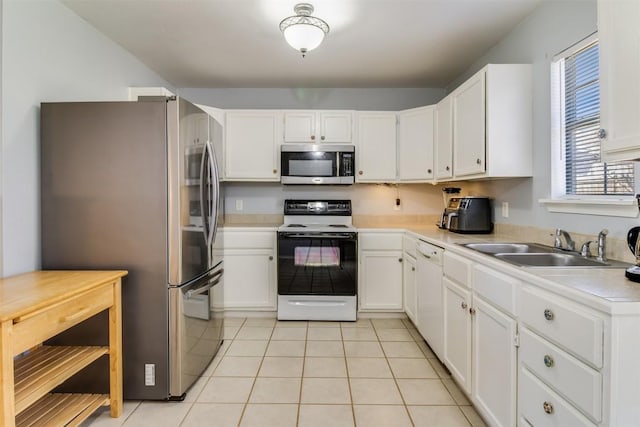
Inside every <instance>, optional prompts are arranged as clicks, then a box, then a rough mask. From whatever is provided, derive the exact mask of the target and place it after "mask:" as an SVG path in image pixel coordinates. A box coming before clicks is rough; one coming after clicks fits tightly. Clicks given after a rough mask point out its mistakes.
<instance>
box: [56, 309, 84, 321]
mask: <svg viewBox="0 0 640 427" xmlns="http://www.w3.org/2000/svg"><path fill="white" fill-rule="evenodd" d="M90 312H91V307H85V308H83V309H82V310H80V311H77V312H75V313H73V314H70V315H69V316H64V317H61V318H60V323H65V322H73V321H74V320H76V319H79V318H81V317H83V316H85V315H86V314H89V313H90Z"/></svg>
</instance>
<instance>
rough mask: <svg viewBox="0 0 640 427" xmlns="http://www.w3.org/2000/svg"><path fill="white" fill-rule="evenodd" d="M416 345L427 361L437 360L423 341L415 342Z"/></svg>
mask: <svg viewBox="0 0 640 427" xmlns="http://www.w3.org/2000/svg"><path fill="white" fill-rule="evenodd" d="M416 344H418V347H419V348H420V350H422V353H423V354H424V356H425V357H426V358H427V359H435V358H437V356H436V354H435V353H434V352H433V350H432V349H431V347H429V346H428V345H427V343H426V342H424V340H421V341H416Z"/></svg>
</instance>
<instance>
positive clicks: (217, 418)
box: [180, 403, 244, 427]
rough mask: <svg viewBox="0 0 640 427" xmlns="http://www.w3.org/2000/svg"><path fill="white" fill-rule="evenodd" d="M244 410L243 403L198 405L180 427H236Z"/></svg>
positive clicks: (194, 406) (195, 405)
mask: <svg viewBox="0 0 640 427" xmlns="http://www.w3.org/2000/svg"><path fill="white" fill-rule="evenodd" d="M243 408H244V404H241V403H196V404H194V405H193V407H192V408H191V410H190V411H189V413H188V414H187V416H186V418H185V419H184V421H183V422H182V424H180V427H201V426H207V427H236V426H237V425H238V421H240V415H242V409H243Z"/></svg>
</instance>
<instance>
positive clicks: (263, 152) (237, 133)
mask: <svg viewBox="0 0 640 427" xmlns="http://www.w3.org/2000/svg"><path fill="white" fill-rule="evenodd" d="M281 141H282V114H281V113H280V112H279V111H272V110H271V111H270V110H228V111H227V113H226V118H225V142H224V147H225V149H224V154H225V156H224V157H225V159H224V160H225V161H224V165H225V167H224V175H225V179H226V180H229V181H280V165H279V162H280V142H281Z"/></svg>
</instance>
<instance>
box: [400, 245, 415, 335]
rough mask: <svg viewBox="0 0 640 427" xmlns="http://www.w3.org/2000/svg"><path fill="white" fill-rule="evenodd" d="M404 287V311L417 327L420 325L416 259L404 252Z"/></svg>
mask: <svg viewBox="0 0 640 427" xmlns="http://www.w3.org/2000/svg"><path fill="white" fill-rule="evenodd" d="M402 270H403V271H402V284H403V286H402V287H403V288H404V297H403V298H404V312H405V313H406V314H407V316H408V317H409V319H410V320H411V321H412V322H413V324H414V325H416V327H417V326H418V316H417V313H418V295H417V294H416V259H415V258H414V257H412V256H409V255H407V254H404V259H403V266H402Z"/></svg>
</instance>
